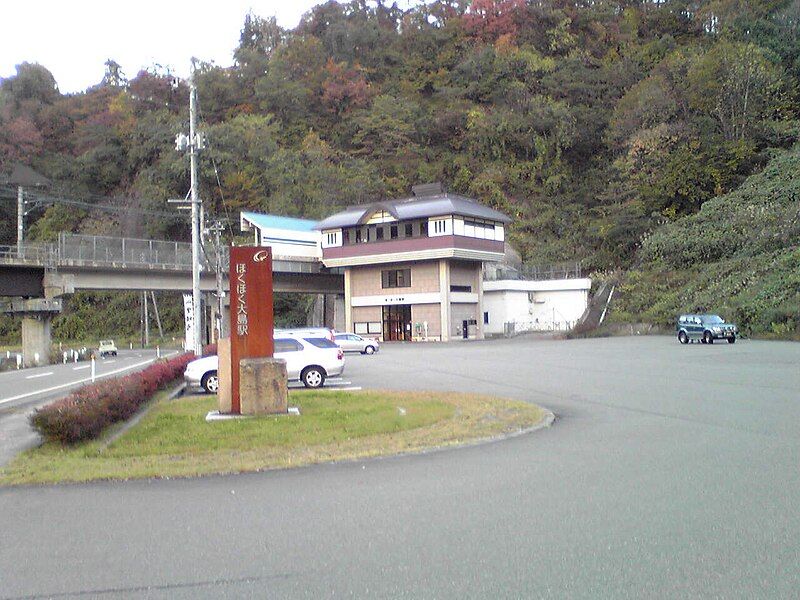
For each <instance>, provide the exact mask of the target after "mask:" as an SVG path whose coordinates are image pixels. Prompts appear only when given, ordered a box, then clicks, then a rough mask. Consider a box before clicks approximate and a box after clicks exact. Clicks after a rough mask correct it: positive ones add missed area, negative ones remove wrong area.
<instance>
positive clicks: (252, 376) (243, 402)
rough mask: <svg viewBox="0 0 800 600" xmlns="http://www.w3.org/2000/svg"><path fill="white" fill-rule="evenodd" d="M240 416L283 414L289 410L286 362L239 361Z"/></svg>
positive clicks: (277, 360)
mask: <svg viewBox="0 0 800 600" xmlns="http://www.w3.org/2000/svg"><path fill="white" fill-rule="evenodd" d="M239 397H240V407H241V414H243V415H269V414H280V413H283V414H285V413H286V412H287V411H288V408H289V404H288V402H289V388H288V377H287V373H286V361H285V360H282V359H280V358H243V359H242V360H240V361H239Z"/></svg>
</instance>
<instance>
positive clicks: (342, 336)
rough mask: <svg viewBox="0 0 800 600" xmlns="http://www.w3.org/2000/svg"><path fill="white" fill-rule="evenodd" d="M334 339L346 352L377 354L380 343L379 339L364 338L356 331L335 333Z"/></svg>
mask: <svg viewBox="0 0 800 600" xmlns="http://www.w3.org/2000/svg"><path fill="white" fill-rule="evenodd" d="M333 338H334V339H333V341H334V342H335V343H336V345H337V346H339V347H340V348H341V349H342V350H344V351H345V352H361V354H375V353H376V352H377V351H378V350H379V349H380V345H379V344H378V340H373V339H370V338H363V337H361V336H360V335H358V334H356V333H335V334H334V336H333Z"/></svg>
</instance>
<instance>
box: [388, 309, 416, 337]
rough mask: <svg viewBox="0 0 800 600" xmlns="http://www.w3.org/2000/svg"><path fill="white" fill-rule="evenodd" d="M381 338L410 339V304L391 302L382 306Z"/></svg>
mask: <svg viewBox="0 0 800 600" xmlns="http://www.w3.org/2000/svg"><path fill="white" fill-rule="evenodd" d="M383 340H384V341H386V342H405V341H408V342H410V341H411V305H410V304H392V305H389V306H384V307H383Z"/></svg>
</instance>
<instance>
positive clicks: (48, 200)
mask: <svg viewBox="0 0 800 600" xmlns="http://www.w3.org/2000/svg"><path fill="white" fill-rule="evenodd" d="M24 194H25V197H26V199H28V200H29V201H31V202H41V203H42V204H51V205H55V204H66V205H69V206H79V207H82V208H87V209H92V210H104V211H107V212H121V213H130V212H131V211H133V212H136V213H138V214H142V215H150V216H154V217H171V218H179V219H185V218H186V215H183V214H180V213H175V212H168V211H165V210H148V209H144V208H131V206H114V205H110V204H94V203H92V202H83V201H81V200H73V199H71V198H62V197H56V196H45V195H43V194H37V193H31V192H29V191H25V192H24ZM0 198H2V199H5V200H13V199H15V198H16V196H11V195H6V194H4V193H2V192H0ZM121 200H123V201H126V202H134V200H132V199H130V198H122V199H121Z"/></svg>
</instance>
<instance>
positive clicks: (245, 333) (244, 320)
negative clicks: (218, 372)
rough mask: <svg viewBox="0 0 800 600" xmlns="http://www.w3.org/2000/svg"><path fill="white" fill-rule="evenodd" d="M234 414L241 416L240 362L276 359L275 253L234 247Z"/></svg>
mask: <svg viewBox="0 0 800 600" xmlns="http://www.w3.org/2000/svg"><path fill="white" fill-rule="evenodd" d="M229 281H230V286H231V412H232V413H234V414H240V413H241V406H242V405H241V398H240V395H239V361H240V360H241V359H243V358H268V357H270V356H272V353H273V350H274V345H273V312H272V249H271V248H259V247H253V246H232V247H231V263H230V280H229Z"/></svg>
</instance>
